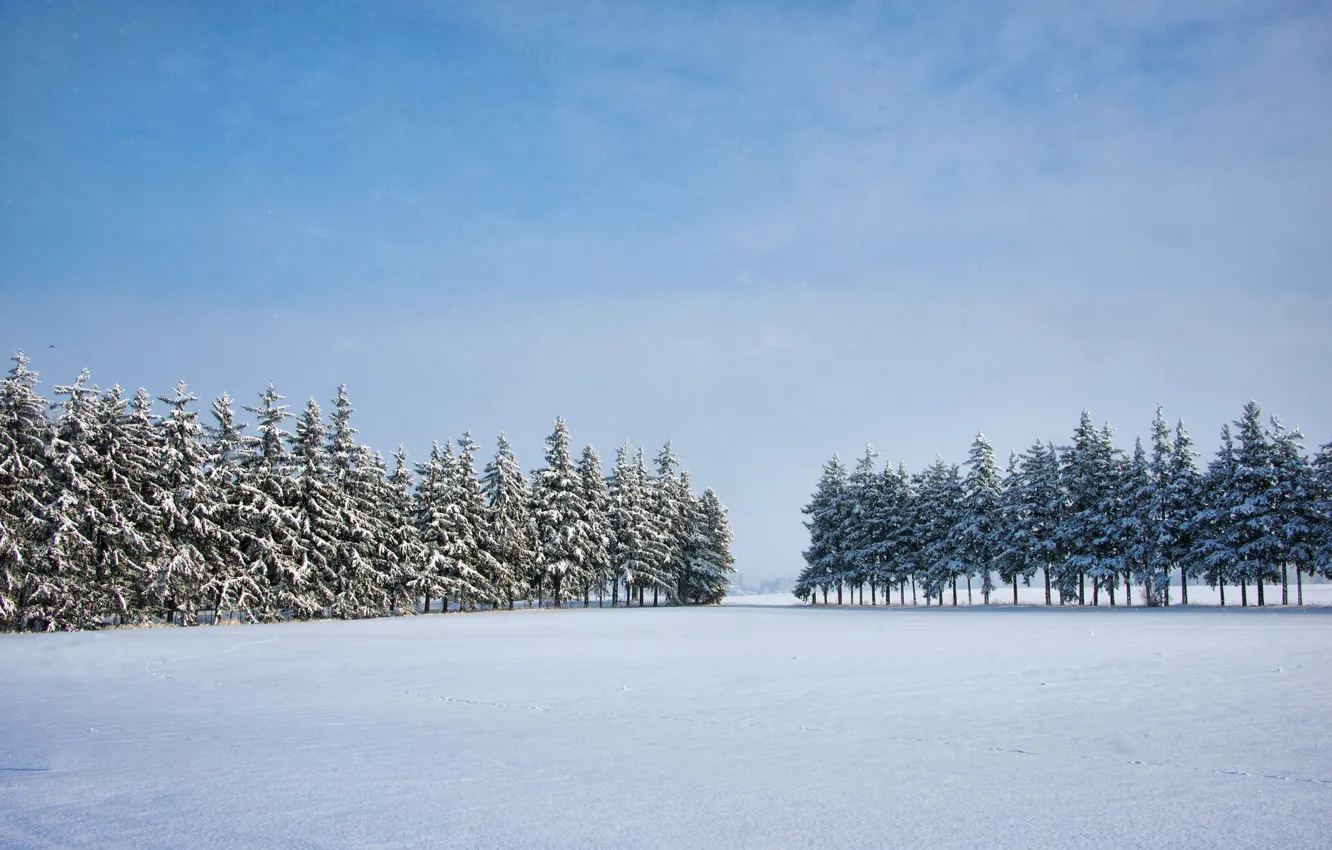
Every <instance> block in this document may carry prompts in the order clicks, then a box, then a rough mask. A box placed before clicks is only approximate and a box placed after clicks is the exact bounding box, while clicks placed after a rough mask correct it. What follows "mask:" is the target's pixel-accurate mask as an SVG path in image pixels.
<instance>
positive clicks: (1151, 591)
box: [1110, 408, 1169, 605]
mask: <svg viewBox="0 0 1332 850" xmlns="http://www.w3.org/2000/svg"><path fill="white" fill-rule="evenodd" d="M1157 415H1158V418H1159V416H1160V409H1159V408H1158V409H1157ZM1167 433H1168V432H1167ZM1155 436H1156V432H1155V431H1153V442H1155ZM1155 462H1156V447H1155V445H1154V446H1153V456H1152V460H1150V461H1149V460H1148V459H1147V452H1146V450H1145V449H1144V448H1143V446H1142V439H1141V438H1139V439H1136V440H1134V441H1133V455H1132V456H1131V457H1130V458H1129V459H1127V460H1126V461H1124V462H1123V464H1122V468H1121V469H1120V475H1119V486H1118V490H1119V511H1118V515H1117V517H1116V520H1117V522H1116V524H1117V526H1118V532H1117V533H1118V537H1119V558H1120V567H1121V568H1122V569H1123V571H1124V604H1125V605H1132V604H1133V577H1134V576H1137V577H1138V578H1139V579H1140V580H1141V581H1142V584H1143V587H1144V588H1145V589H1146V592H1147V598H1148V600H1149V604H1151V603H1152V602H1153V601H1154V600H1155V598H1156V597H1157V595H1159V594H1160V593H1161V592H1162V589H1163V588H1164V586H1165V583H1166V582H1167V581H1169V572H1168V568H1162V566H1161V565H1162V564H1168V563H1169V562H1168V561H1165V560H1164V559H1163V558H1162V557H1161V551H1162V550H1161V531H1160V529H1161V527H1162V519H1161V516H1160V513H1159V511H1160V510H1161V508H1160V507H1158V505H1157V504H1156V497H1157V496H1158V494H1159V493H1163V492H1164V491H1163V490H1161V489H1160V488H1158V486H1157V482H1156V479H1155V478H1154V474H1153V473H1154V470H1153V464H1154V463H1155ZM1110 602H1111V604H1114V595H1113V591H1112V592H1111V596H1110Z"/></svg>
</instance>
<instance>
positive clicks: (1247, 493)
mask: <svg viewBox="0 0 1332 850" xmlns="http://www.w3.org/2000/svg"><path fill="white" fill-rule="evenodd" d="M1234 425H1235V438H1236V446H1235V475H1234V478H1233V479H1232V480H1231V485H1230V491H1229V493H1228V497H1229V498H1228V500H1227V506H1228V507H1229V508H1230V512H1231V523H1232V529H1233V532H1234V534H1235V535H1236V538H1235V544H1236V545H1235V551H1236V554H1237V555H1238V557H1239V564H1238V570H1239V574H1240V604H1241V605H1248V604H1249V600H1248V582H1250V581H1252V582H1254V583H1255V585H1256V586H1257V590H1258V600H1257V601H1258V604H1259V605H1263V604H1264V598H1263V597H1264V594H1263V584H1264V582H1266V581H1270V580H1275V579H1277V578H1279V575H1278V573H1277V572H1276V568H1275V564H1276V560H1277V558H1278V557H1279V556H1280V541H1279V538H1278V537H1277V535H1276V533H1275V529H1274V528H1273V525H1274V517H1273V515H1272V506H1271V504H1270V502H1269V498H1270V495H1271V490H1272V488H1273V486H1274V485H1275V483H1276V481H1275V472H1274V470H1273V468H1272V446H1271V443H1270V442H1269V441H1268V439H1267V434H1266V432H1265V431H1264V430H1263V425H1262V408H1260V407H1259V406H1258V403H1257V402H1254V401H1250V402H1248V403H1247V404H1245V405H1244V410H1243V412H1242V413H1241V415H1240V418H1239V419H1238V420H1236V421H1235V423H1234Z"/></svg>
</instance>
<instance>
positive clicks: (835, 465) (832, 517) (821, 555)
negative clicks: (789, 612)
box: [795, 454, 849, 599]
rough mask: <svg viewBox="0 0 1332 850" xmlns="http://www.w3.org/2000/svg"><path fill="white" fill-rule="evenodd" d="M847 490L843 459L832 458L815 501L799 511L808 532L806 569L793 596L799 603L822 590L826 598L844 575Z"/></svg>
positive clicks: (820, 483) (825, 467) (820, 481)
mask: <svg viewBox="0 0 1332 850" xmlns="http://www.w3.org/2000/svg"><path fill="white" fill-rule="evenodd" d="M848 487H849V481H848V476H847V472H846V467H845V466H843V465H842V459H841V458H840V457H838V456H837V455H835V454H834V455H833V456H832V459H831V460H830V461H828V462H827V463H826V464H824V466H823V476H822V477H821V478H820V479H819V486H818V489H816V490H815V491H814V497H813V499H811V500H810V503H809V504H808V505H806V506H805V507H804V508H803V509H802V510H803V512H804V514H805V515H806V516H808V517H809V519H808V520H806V521H805V527H806V528H808V529H809V548H808V549H806V550H805V552H804V557H805V568H804V569H803V570H802V571H801V573H800V575H799V577H797V579H796V587H795V593H796V596H798V597H800V598H801V599H807V598H809V597H810V595H811V594H813V593H814V592H815V591H818V590H822V591H823V593H824V597H825V599H826V597H827V591H828V588H829V587H831V586H833V585H834V584H837V586H838V589H839V592H840V587H841V585H840V583H839V582H840V581H841V577H842V575H843V574H844V573H845V571H846V564H847V555H846V543H845V541H844V539H843V534H844V533H845V529H846V520H847V516H848V514H849V500H848V498H847V489H848Z"/></svg>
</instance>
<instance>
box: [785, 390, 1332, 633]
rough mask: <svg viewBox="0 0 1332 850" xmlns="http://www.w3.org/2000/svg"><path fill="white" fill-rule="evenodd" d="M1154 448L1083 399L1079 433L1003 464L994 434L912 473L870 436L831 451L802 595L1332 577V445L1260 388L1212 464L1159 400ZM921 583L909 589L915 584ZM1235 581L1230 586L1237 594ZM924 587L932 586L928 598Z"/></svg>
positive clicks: (1164, 597) (1281, 583)
mask: <svg viewBox="0 0 1332 850" xmlns="http://www.w3.org/2000/svg"><path fill="white" fill-rule="evenodd" d="M1149 442H1150V445H1149V446H1148V447H1144V446H1143V443H1142V440H1141V439H1140V438H1139V439H1137V440H1136V441H1135V442H1134V445H1133V449H1132V451H1131V452H1125V451H1124V450H1122V449H1120V448H1117V447H1116V446H1115V444H1114V431H1113V429H1112V428H1111V427H1110V426H1109V425H1108V424H1107V425H1104V426H1102V427H1100V428H1097V427H1096V425H1095V424H1094V423H1093V420H1092V417H1091V414H1090V413H1089V412H1087V411H1085V410H1084V411H1083V412H1082V416H1081V420H1080V421H1079V423H1078V426H1077V429H1076V430H1075V431H1074V432H1073V437H1072V440H1071V441H1070V443H1069V444H1068V445H1063V446H1056V445H1054V444H1053V443H1050V442H1040V441H1037V442H1035V443H1033V444H1032V445H1031V447H1030V448H1028V449H1027V450H1025V451H1023V452H1021V453H1018V452H1014V453H1012V454H1010V456H1009V458H1008V465H1007V469H1006V471H1004V472H1001V471H1000V469H999V466H998V463H997V461H996V458H995V452H994V449H993V447H992V446H991V445H990V442H989V441H988V440H987V439H986V438H985V435H984V434H983V433H978V434H977V435H976V438H975V441H974V442H973V443H972V445H971V450H970V453H969V455H968V458H967V461H966V463H965V471H964V470H963V468H961V467H959V466H958V465H957V464H950V463H947V462H945V461H944V460H943V458H941V457H938V458H936V459H935V461H934V463H933V464H931V465H930V466H929V467H927V468H925V469H923V470H921V471H919V472H917V473H914V474H912V473H908V471H907V468H906V466H905V465H898V466H897V467H896V468H894V467H893V466H892V465H891V464H885V465H884V467H883V468H882V469H879V468H878V463H877V459H878V455H877V453H876V452H875V451H874V448H873V447H872V446H869V447H867V448H866V450H865V454H864V456H863V457H862V458H861V459H860V461H859V462H858V463H857V464H856V466H855V468H854V469H853V470H851V471H850V472H848V471H847V468H846V466H845V465H844V464H843V463H842V461H841V459H840V458H839V457H838V456H837V455H834V456H833V457H832V459H831V460H830V461H828V462H827V463H826V464H825V465H824V468H823V474H822V477H821V478H820V480H819V483H818V487H817V490H816V491H815V493H814V495H813V498H812V500H811V501H810V503H809V504H808V505H807V506H805V508H804V513H805V514H806V515H807V517H808V519H807V521H806V523H805V525H806V527H807V528H808V529H809V533H810V545H809V548H808V549H807V550H806V551H805V552H804V558H805V568H804V569H803V571H802V572H801V573H800V576H799V577H798V579H797V581H796V590H795V592H796V595H797V596H798V597H799V598H801V599H803V600H807V601H809V602H812V603H817V602H818V601H819V597H820V595H821V596H822V601H823V603H824V604H827V603H828V602H829V595H830V594H831V595H832V598H833V599H834V600H835V601H836V602H837V603H838V604H841V603H842V599H843V591H844V590H845V591H846V593H847V594H848V595H849V598H850V599H852V600H854V598H855V593H856V592H857V591H859V593H860V600H861V603H862V604H863V603H864V597H865V589H866V588H868V589H869V593H870V603H871V604H878V603H879V600H880V599H882V600H883V602H884V603H885V604H890V605H891V604H892V603H893V598H892V597H893V595H894V594H895V595H896V597H897V600H898V604H901V605H905V604H907V598H908V592H909V593H910V599H911V601H912V604H916V603H917V600H918V598H920V597H923V598H924V600H925V604H927V605H929V604H932V603H935V604H938V605H943V604H944V598H945V593H946V592H947V591H950V590H951V598H952V603H953V604H954V605H956V604H958V593H959V591H958V586H959V582H963V581H964V582H965V590H966V594H967V597H968V602H970V600H971V598H972V592H973V587H972V585H973V580H974V581H975V582H976V583H977V584H978V586H977V587H976V588H975V589H976V590H977V591H979V593H980V595H981V597H982V600H983V602H984V603H985V604H990V602H991V598H992V596H993V594H995V593H996V592H998V590H999V589H998V587H996V586H995V584H994V577H995V576H997V577H998V578H999V579H1000V581H1002V582H1003V583H1004V584H1007V585H1009V586H1010V587H1011V591H1012V598H1013V604H1017V601H1018V585H1019V583H1023V584H1025V585H1026V586H1031V584H1032V582H1033V581H1034V580H1036V578H1037V575H1038V574H1039V575H1040V576H1041V579H1042V580H1043V582H1044V591H1045V594H1044V601H1045V604H1046V605H1051V604H1054V600H1055V599H1057V600H1058V604H1061V605H1062V604H1069V603H1074V602H1076V604H1078V605H1086V604H1088V603H1090V604H1092V605H1099V604H1101V596H1102V594H1104V595H1105V596H1106V597H1107V601H1108V603H1109V604H1110V605H1115V604H1116V599H1117V598H1118V595H1119V592H1120V591H1121V590H1122V593H1123V604H1126V605H1131V604H1132V600H1133V594H1132V588H1134V587H1135V586H1137V587H1141V588H1142V591H1143V592H1142V596H1141V598H1142V599H1143V600H1144V601H1145V603H1146V604H1147V605H1148V606H1151V607H1155V606H1168V605H1170V604H1171V596H1172V576H1173V577H1176V578H1177V584H1176V585H1175V586H1174V588H1173V589H1174V590H1175V591H1177V593H1178V601H1179V603H1181V604H1185V605H1187V604H1189V596H1188V593H1189V583H1190V581H1193V580H1197V579H1201V580H1203V581H1204V582H1205V583H1206V584H1207V585H1209V586H1210V587H1212V588H1218V589H1219V591H1220V602H1221V605H1222V606H1224V605H1225V604H1226V586H1227V585H1230V586H1232V587H1233V586H1235V585H1238V586H1239V590H1240V598H1239V599H1238V600H1235V599H1234V597H1233V595H1232V597H1231V603H1232V604H1234V602H1236V601H1238V602H1239V604H1240V605H1241V606H1244V607H1247V606H1248V605H1249V604H1250V598H1251V594H1250V588H1251V587H1252V589H1253V594H1252V598H1253V602H1254V603H1255V604H1257V605H1266V604H1268V598H1267V593H1266V590H1267V588H1268V587H1269V586H1271V587H1274V588H1279V589H1280V591H1281V604H1282V605H1288V604H1290V603H1291V601H1292V592H1291V591H1292V587H1291V585H1292V581H1293V584H1294V587H1293V590H1294V593H1293V597H1294V600H1293V601H1294V603H1295V604H1296V605H1303V604H1304V584H1303V577H1304V576H1305V575H1309V576H1314V575H1318V576H1322V577H1325V578H1332V443H1329V444H1326V445H1324V446H1322V447H1321V449H1320V450H1319V451H1318V452H1317V453H1316V455H1315V456H1314V457H1313V458H1312V460H1311V459H1310V458H1309V457H1308V456H1307V454H1306V451H1305V449H1304V444H1303V436H1302V435H1301V434H1300V432H1299V431H1298V430H1296V429H1291V428H1287V427H1285V426H1284V425H1282V423H1281V420H1280V419H1279V418H1277V417H1276V416H1272V417H1271V418H1270V419H1269V420H1268V422H1267V423H1266V425H1265V424H1264V422H1263V416H1262V409H1261V407H1260V406H1259V405H1258V404H1257V403H1256V402H1253V401H1250V402H1249V403H1247V404H1246V405H1245V406H1244V409H1243V412H1242V413H1241V415H1240V418H1239V419H1238V420H1236V421H1235V422H1233V423H1227V424H1226V425H1224V426H1223V427H1222V429H1221V439H1220V445H1219V447H1218V449H1217V451H1216V454H1215V456H1214V457H1213V458H1212V459H1211V460H1210V462H1209V463H1208V464H1207V467H1206V469H1205V470H1200V469H1199V467H1198V463H1197V458H1198V453H1197V452H1195V451H1194V450H1193V440H1192V438H1191V437H1190V436H1189V433H1188V431H1187V429H1185V427H1184V423H1183V422H1182V421H1180V422H1179V423H1178V424H1177V425H1176V426H1175V428H1174V429H1173V431H1172V429H1171V428H1170V426H1169V425H1168V423H1167V422H1166V419H1165V416H1164V414H1163V412H1162V409H1161V408H1160V407H1158V408H1157V410H1156V416H1155V418H1154V420H1153V421H1152V428H1151V436H1150V441H1149ZM908 588H909V591H908ZM1232 593H1233V591H1232ZM918 594H919V597H918Z"/></svg>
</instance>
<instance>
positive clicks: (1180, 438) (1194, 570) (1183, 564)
mask: <svg viewBox="0 0 1332 850" xmlns="http://www.w3.org/2000/svg"><path fill="white" fill-rule="evenodd" d="M1197 457H1198V453H1197V452H1195V451H1194V450H1193V438H1192V437H1190V436H1189V432H1188V431H1187V430H1186V429H1185V428H1184V420H1182V419H1181V420H1179V422H1177V423H1176V424H1175V439H1174V443H1173V445H1172V447H1171V453H1170V484H1169V488H1168V491H1167V512H1166V515H1165V520H1164V523H1163V524H1162V526H1161V537H1160V549H1161V551H1162V552H1163V553H1164V556H1165V560H1166V563H1167V564H1171V565H1174V566H1175V567H1178V569H1179V592H1180V601H1181V602H1182V603H1183V604H1185V605H1188V604H1189V578H1190V577H1192V576H1196V575H1197V574H1198V570H1199V565H1198V563H1197V561H1196V560H1195V558H1194V557H1193V551H1194V547H1193V537H1192V529H1193V527H1194V523H1193V518H1194V516H1195V515H1196V514H1197V513H1198V511H1199V510H1200V509H1201V505H1200V500H1201V498H1202V478H1201V476H1200V475H1199V474H1198V465H1197ZM1169 601H1170V597H1169V595H1167V596H1166V602H1167V604H1168V603H1169Z"/></svg>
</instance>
